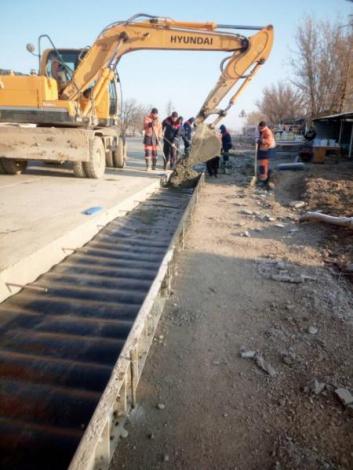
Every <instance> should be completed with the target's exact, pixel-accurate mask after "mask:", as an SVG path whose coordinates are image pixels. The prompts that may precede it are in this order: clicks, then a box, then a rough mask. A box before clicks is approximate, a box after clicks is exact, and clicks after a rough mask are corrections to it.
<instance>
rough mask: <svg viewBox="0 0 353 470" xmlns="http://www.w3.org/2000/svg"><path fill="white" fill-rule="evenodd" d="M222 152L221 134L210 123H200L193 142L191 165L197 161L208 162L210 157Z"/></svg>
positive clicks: (190, 156) (189, 158) (190, 157)
mask: <svg viewBox="0 0 353 470" xmlns="http://www.w3.org/2000/svg"><path fill="white" fill-rule="evenodd" d="M220 154H221V137H220V135H219V134H217V131H216V130H215V129H212V128H211V127H210V126H209V125H208V124H205V123H201V124H199V125H198V126H197V128H196V131H195V134H194V136H193V138H192V142H191V151H190V154H189V157H188V164H189V166H193V165H196V163H202V162H207V160H209V159H210V158H213V157H216V156H217V155H220Z"/></svg>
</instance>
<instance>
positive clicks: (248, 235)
mask: <svg viewBox="0 0 353 470" xmlns="http://www.w3.org/2000/svg"><path fill="white" fill-rule="evenodd" d="M240 236H241V237H247V238H249V237H250V236H251V235H250V233H249V232H248V231H247V230H246V231H245V232H243V233H241V234H240Z"/></svg>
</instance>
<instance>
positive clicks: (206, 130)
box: [161, 123, 221, 187]
mask: <svg viewBox="0 0 353 470" xmlns="http://www.w3.org/2000/svg"><path fill="white" fill-rule="evenodd" d="M220 154H221V138H220V136H219V134H217V132H216V131H215V129H212V128H211V127H210V126H209V125H208V124H205V123H201V124H199V125H198V126H197V128H196V131H195V134H194V136H193V138H192V142H191V151H190V154H189V156H188V158H186V159H184V160H181V161H180V162H179V163H178V164H177V166H176V168H175V170H174V171H173V173H172V174H171V175H170V176H169V177H164V178H162V180H161V184H162V186H166V185H168V184H169V185H170V186H174V187H180V186H185V187H189V186H194V184H195V182H196V180H197V179H198V177H199V173H197V172H196V171H194V170H193V168H192V167H193V166H194V165H196V164H197V163H203V162H207V160H209V159H210V158H213V157H216V156H217V155H220Z"/></svg>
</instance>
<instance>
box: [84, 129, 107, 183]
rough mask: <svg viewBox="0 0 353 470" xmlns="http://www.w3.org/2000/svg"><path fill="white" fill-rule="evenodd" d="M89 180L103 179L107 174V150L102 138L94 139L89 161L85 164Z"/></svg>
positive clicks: (91, 144) (91, 143)
mask: <svg viewBox="0 0 353 470" xmlns="http://www.w3.org/2000/svg"><path fill="white" fill-rule="evenodd" d="M83 168H84V171H85V173H86V175H87V177H88V178H95V179H98V178H102V176H103V175H104V172H105V149H104V145H103V142H102V139H101V138H100V137H94V138H93V139H92V140H91V142H90V149H89V161H88V162H84V163H83Z"/></svg>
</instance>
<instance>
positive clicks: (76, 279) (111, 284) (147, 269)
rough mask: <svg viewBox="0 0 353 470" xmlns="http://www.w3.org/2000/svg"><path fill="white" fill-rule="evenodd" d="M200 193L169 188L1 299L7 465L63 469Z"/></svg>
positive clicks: (0, 384)
mask: <svg viewBox="0 0 353 470" xmlns="http://www.w3.org/2000/svg"><path fill="white" fill-rule="evenodd" d="M192 192H193V190H192V189H178V190H176V189H161V190H160V191H159V192H157V193H155V194H153V195H152V196H151V197H150V198H149V199H148V200H146V201H145V202H143V203H141V204H140V205H139V206H138V207H137V208H135V209H134V210H132V211H131V212H130V213H128V214H127V215H126V216H124V217H122V218H117V219H115V220H113V221H112V222H111V223H109V224H108V225H107V226H106V227H105V228H104V229H102V230H101V231H100V232H99V233H98V234H97V235H96V236H95V237H94V238H93V239H92V240H91V241H90V242H89V243H87V244H86V245H85V246H83V247H82V248H80V249H77V250H75V251H74V252H73V253H72V254H71V255H70V256H68V257H67V258H66V259H65V260H64V261H62V262H61V263H59V264H58V265H56V266H55V267H54V268H52V269H51V270H50V271H49V272H47V273H46V274H44V275H42V276H41V277H39V278H38V279H37V281H36V282H34V283H33V284H30V285H28V286H27V287H26V288H24V289H23V290H22V291H21V292H20V293H18V294H16V295H14V296H13V297H10V298H8V299H7V300H6V301H5V302H3V303H2V304H1V305H0V466H1V467H2V468H16V469H17V470H22V469H44V468H45V469H48V468H51V469H65V468H67V467H68V466H69V464H70V461H71V459H72V457H73V455H74V453H75V451H76V449H77V446H78V444H79V442H80V440H81V438H82V435H83V433H84V432H85V429H86V428H87V426H88V425H89V422H90V418H91V416H92V414H93V413H94V411H95V409H96V407H97V404H98V402H99V400H100V397H101V395H102V393H103V391H104V389H105V388H106V386H107V383H108V381H109V379H110V376H111V373H112V370H113V368H114V365H115V364H116V363H117V360H118V359H119V355H120V352H121V350H122V348H123V346H124V344H125V342H126V339H127V337H128V335H129V332H130V331H131V328H132V326H133V325H134V321H135V319H136V317H137V315H138V313H139V310H140V307H141V305H142V304H143V302H144V299H145V298H146V295H147V294H148V292H149V289H150V287H151V285H152V283H153V281H154V279H155V277H156V275H157V273H158V269H159V266H160V264H161V262H162V260H163V257H164V256H165V253H166V252H167V250H168V247H169V244H170V242H171V240H172V238H173V235H174V233H175V231H176V229H177V227H178V224H179V222H180V220H181V219H182V216H183V214H184V211H185V209H186V207H187V205H188V202H189V201H190V198H191V196H192Z"/></svg>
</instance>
